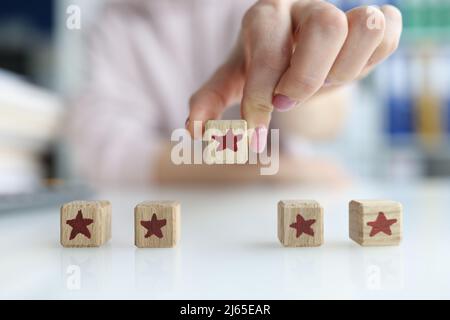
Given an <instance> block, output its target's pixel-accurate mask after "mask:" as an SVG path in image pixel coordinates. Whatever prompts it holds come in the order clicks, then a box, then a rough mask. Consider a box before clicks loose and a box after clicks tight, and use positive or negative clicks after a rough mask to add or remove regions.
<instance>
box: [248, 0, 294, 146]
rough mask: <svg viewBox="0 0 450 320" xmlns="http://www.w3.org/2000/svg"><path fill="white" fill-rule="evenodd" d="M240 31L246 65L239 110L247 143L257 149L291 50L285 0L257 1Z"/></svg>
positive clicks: (262, 141) (264, 136) (261, 140)
mask: <svg viewBox="0 0 450 320" xmlns="http://www.w3.org/2000/svg"><path fill="white" fill-rule="evenodd" d="M243 32H244V38H245V40H244V42H245V43H246V44H247V48H246V55H247V61H248V64H249V65H248V68H247V79H246V83H245V87H244V94H243V99H242V106H241V112H242V117H243V118H244V119H245V120H247V123H248V128H249V129H250V135H251V136H250V139H251V140H250V147H251V149H252V150H253V151H254V152H257V153H260V152H262V151H263V150H264V148H265V145H266V140H267V128H268V127H269V123H270V119H271V113H272V111H273V106H272V98H273V93H274V89H275V86H276V85H277V83H278V81H279V79H280V77H281V75H282V74H283V72H284V71H285V70H286V68H287V66H288V64H289V59H290V56H291V53H292V39H291V38H292V31H291V21H290V14H289V6H288V2H286V1H263V2H259V3H258V4H257V5H255V6H254V7H252V8H251V9H250V10H249V11H248V12H247V13H246V15H245V17H244V20H243ZM252 129H254V130H255V131H254V132H252Z"/></svg>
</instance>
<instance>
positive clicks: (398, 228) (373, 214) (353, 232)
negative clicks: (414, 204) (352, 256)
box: [349, 200, 403, 246]
mask: <svg viewBox="0 0 450 320" xmlns="http://www.w3.org/2000/svg"><path fill="white" fill-rule="evenodd" d="M402 211H403V210H402V205H401V204H400V203H398V202H395V201H388V200H353V201H351V202H350V203H349V236H350V239H352V240H353V241H355V242H356V243H358V244H360V245H362V246H394V245H398V244H400V242H401V240H402V225H403V213H402ZM380 213H383V215H384V216H385V217H386V218H387V219H390V220H391V219H395V220H397V221H396V222H395V223H392V225H390V226H388V228H387V229H389V230H390V232H391V233H392V234H391V235H388V234H386V233H385V232H378V233H377V234H375V235H372V236H371V232H372V230H373V227H371V226H370V225H368V223H369V222H374V221H376V220H377V218H378V216H379V215H380Z"/></svg>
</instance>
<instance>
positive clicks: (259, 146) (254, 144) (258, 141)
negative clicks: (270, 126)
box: [250, 126, 267, 153]
mask: <svg viewBox="0 0 450 320" xmlns="http://www.w3.org/2000/svg"><path fill="white" fill-rule="evenodd" d="M266 144H267V128H266V127H264V126H260V127H258V128H256V129H255V132H254V133H253V136H252V140H251V142H250V149H251V150H252V151H253V152H255V153H261V152H263V151H264V149H265V148H266Z"/></svg>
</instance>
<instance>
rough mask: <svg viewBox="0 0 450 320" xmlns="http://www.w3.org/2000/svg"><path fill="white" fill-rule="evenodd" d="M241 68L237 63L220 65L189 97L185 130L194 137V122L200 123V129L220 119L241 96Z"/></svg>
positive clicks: (242, 81) (242, 73)
mask: <svg viewBox="0 0 450 320" xmlns="http://www.w3.org/2000/svg"><path fill="white" fill-rule="evenodd" d="M243 86H244V72H243V68H241V67H240V66H239V64H237V63H231V62H229V63H226V64H224V65H222V66H221V67H220V68H219V69H218V70H217V71H216V72H215V73H214V75H213V76H212V77H211V78H210V79H209V80H208V81H207V82H206V83H205V84H204V85H203V86H202V87H201V88H200V89H199V90H198V91H197V92H195V93H194V95H193V96H192V97H191V99H190V101H189V108H190V112H189V117H188V119H187V120H186V128H187V129H188V131H189V132H190V134H191V136H192V137H194V122H196V121H201V122H202V128H204V124H205V122H206V121H208V120H217V119H220V118H221V116H222V114H223V112H224V111H225V110H226V109H227V108H228V107H229V106H231V105H233V104H234V103H236V102H238V99H239V98H240V96H241V95H242V89H243Z"/></svg>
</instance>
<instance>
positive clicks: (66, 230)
mask: <svg viewBox="0 0 450 320" xmlns="http://www.w3.org/2000/svg"><path fill="white" fill-rule="evenodd" d="M79 212H81V213H82V216H83V218H84V219H92V220H93V222H92V223H91V224H89V225H88V226H87V229H88V231H89V233H90V238H89V237H87V236H86V235H84V234H81V233H78V234H77V235H76V236H75V237H74V238H73V239H70V236H71V233H72V230H73V228H72V227H71V226H70V225H69V224H68V223H67V222H68V221H69V220H73V219H75V218H76V217H77V215H78V214H79ZM111 219H112V213H111V204H110V202H109V201H72V202H69V203H66V204H64V205H63V206H62V207H61V214H60V241H61V245H62V246H64V247H74V248H77V247H99V246H101V245H103V244H104V243H106V242H107V241H108V240H109V239H111Z"/></svg>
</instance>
